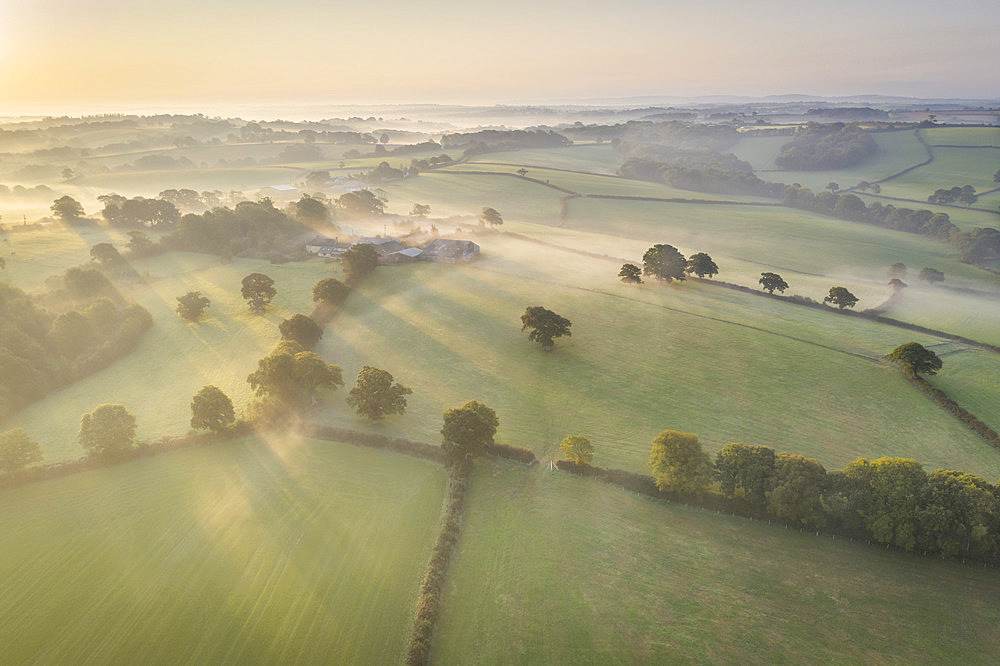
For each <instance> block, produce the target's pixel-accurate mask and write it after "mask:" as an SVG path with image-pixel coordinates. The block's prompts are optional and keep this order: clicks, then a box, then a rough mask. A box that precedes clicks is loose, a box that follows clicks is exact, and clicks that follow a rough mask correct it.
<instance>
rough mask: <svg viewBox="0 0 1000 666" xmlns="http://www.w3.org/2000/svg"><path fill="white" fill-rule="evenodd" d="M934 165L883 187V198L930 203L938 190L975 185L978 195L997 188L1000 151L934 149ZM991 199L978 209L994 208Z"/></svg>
mask: <svg viewBox="0 0 1000 666" xmlns="http://www.w3.org/2000/svg"><path fill="white" fill-rule="evenodd" d="M933 150H934V161H933V162H931V163H930V164H927V165H925V166H922V167H919V168H917V169H914V170H913V171H910V172H909V173H906V174H904V175H902V176H900V177H899V178H894V179H892V180H890V181H888V182H885V183H882V194H887V195H889V196H894V197H906V198H909V199H917V200H919V201H927V197H929V196H930V195H932V194H934V191H935V190H937V189H941V188H943V189H948V188H951V187H955V186H962V185H972V186H973V187H975V188H976V191H977V192H983V191H986V190H991V189H993V188H995V187H997V183H995V182H993V174H995V173H996V172H997V170H1000V150H985V149H979V148H934V149H933ZM991 202H992V200H991V199H990V198H989V197H985V198H984V199H983V200H982V201H981V202H977V203H976V204H975V205H976V206H977V207H984V208H993V209H995V208H996V206H995V205H994V206H989V205H985V204H987V203H991Z"/></svg>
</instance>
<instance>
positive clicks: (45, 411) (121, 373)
mask: <svg viewBox="0 0 1000 666" xmlns="http://www.w3.org/2000/svg"><path fill="white" fill-rule="evenodd" d="M134 266H135V268H136V269H137V270H138V271H139V272H140V273H142V272H145V271H149V282H148V284H146V285H142V286H139V287H135V288H133V289H132V290H128V291H126V292H125V293H126V296H127V297H129V298H132V299H134V300H136V301H137V302H138V303H139V304H141V305H142V306H143V307H145V308H146V309H147V310H149V312H150V313H151V314H152V315H153V323H154V326H153V328H152V329H151V330H150V331H149V332H147V333H146V334H145V336H143V338H142V340H141V342H140V343H139V346H138V347H137V348H136V350H135V351H134V352H132V353H131V354H129V355H128V356H126V357H125V358H123V359H121V360H119V361H117V362H115V363H114V364H112V365H111V366H110V367H108V368H106V369H104V370H102V371H100V372H97V373H95V374H93V375H91V376H89V377H86V378H84V379H82V380H80V381H78V382H76V383H74V384H71V385H70V386H67V387H65V388H63V389H61V390H58V391H56V392H54V393H52V394H51V395H49V396H48V397H47V398H45V399H44V400H41V401H39V402H36V403H34V404H33V405H31V406H29V407H28V408H26V409H24V410H22V411H21V412H19V413H18V414H17V415H15V416H14V417H13V418H11V419H10V420H9V422H8V426H9V427H11V428H13V427H22V428H24V429H25V430H27V431H28V432H29V433H31V435H32V436H33V437H34V438H35V439H37V440H38V442H39V443H40V444H41V446H42V449H43V451H44V452H45V457H46V459H47V460H49V461H53V460H61V459H67V458H77V457H79V456H80V455H81V454H82V451H81V449H80V447H79V445H78V444H77V441H76V433H77V431H78V430H79V428H80V418H81V416H82V415H83V414H84V413H86V412H89V411H91V410H92V409H94V407H96V406H97V405H99V404H102V403H106V402H110V403H122V404H124V405H125V406H126V407H127V408H128V409H129V410H130V411H131V412H132V413H133V414H135V416H136V420H137V422H138V423H137V425H138V437H139V438H140V439H156V438H158V437H160V436H161V435H180V434H184V433H186V432H187V431H188V429H189V427H190V426H189V421H190V419H191V410H190V406H189V405H190V402H191V396H193V395H194V394H195V393H196V392H197V391H198V390H199V389H200V388H201V387H202V386H204V385H206V384H214V385H216V386H218V387H219V388H221V389H222V390H223V391H225V392H226V394H227V395H229V396H230V397H231V398H232V400H233V402H234V404H235V405H236V407H237V410H239V409H242V408H243V407H244V406H245V405H246V404H247V402H248V401H249V400H250V397H251V393H250V389H249V386H248V385H247V383H246V376H247V375H248V374H250V373H251V372H252V371H253V370H255V369H256V367H257V360H258V359H259V358H260V357H262V356H264V355H266V354H267V353H268V352H269V351H270V350H271V348H272V347H273V346H274V345H275V344H276V343H277V342H278V340H279V339H280V334H279V333H278V324H279V323H281V321H282V319H286V318H288V317H290V316H292V315H293V314H296V313H306V314H308V313H309V312H311V311H312V308H313V305H314V304H313V302H312V287H313V285H314V284H315V283H316V282H317V281H319V280H320V279H321V278H323V277H328V276H330V275H339V265H338V266H337V267H336V268H337V270H335V269H334V266H333V265H330V264H326V263H323V262H321V261H316V260H314V261H311V262H307V263H291V264H284V265H281V266H272V265H271V264H269V263H267V262H264V261H254V260H249V259H236V260H234V261H233V262H232V263H229V264H223V263H221V262H220V261H219V259H218V258H217V257H212V256H210V255H202V254H190V253H182V252H176V253H170V254H165V255H160V256H156V257H152V258H150V259H145V260H142V261H139V262H136V263H135V264H134ZM258 271H259V272H264V273H266V274H268V275H270V276H271V277H272V278H273V279H274V281H275V288H276V289H277V290H278V295H277V296H276V297H275V299H274V301H273V303H272V304H271V306H270V307H269V308H268V310H267V312H266V313H265V314H264V315H255V314H252V313H251V312H250V311H249V310H248V309H247V305H246V302H245V301H244V300H243V299H242V297H241V296H240V280H242V279H243V276H245V275H248V274H249V273H253V272H258ZM191 290H200V291H201V292H202V294H204V295H205V296H207V297H208V298H209V299H211V301H212V304H211V306H210V307H209V308H208V310H206V311H205V316H204V317H203V318H202V319H201V320H200V321H199V322H198V323H194V324H192V323H188V322H185V321H184V320H182V319H181V318H180V317H178V316H177V314H176V312H175V311H174V309H175V308H176V307H177V300H176V297H177V296H181V295H183V294H185V293H186V292H188V291H191ZM338 399H341V398H339V397H338Z"/></svg>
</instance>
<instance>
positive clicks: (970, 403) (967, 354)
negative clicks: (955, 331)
mask: <svg viewBox="0 0 1000 666" xmlns="http://www.w3.org/2000/svg"><path fill="white" fill-rule="evenodd" d="M941 361H942V363H943V364H944V366H943V367H942V368H941V371H940V372H939V373H938V374H937V375H935V376H934V377H931V378H930V379H929V381H930V382H931V384H933V385H934V386H936V387H938V388H940V389H941V390H943V391H944V392H945V393H947V394H948V395H949V396H950V397H951V399H952V400H954V401H956V402H957V403H958V404H960V405H962V406H963V407H965V408H966V409H968V410H969V411H970V412H972V413H973V414H975V415H976V416H978V417H979V418H980V419H982V420H983V421H984V422H986V424H987V425H988V426H990V427H991V428H993V429H994V430H996V431H998V432H1000V399H998V398H1000V393H998V387H1000V355H997V354H991V353H988V352H984V351H980V350H973V349H968V348H963V347H961V346H956V347H954V348H952V350H946V353H944V354H941Z"/></svg>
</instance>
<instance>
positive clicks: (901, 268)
mask: <svg viewBox="0 0 1000 666" xmlns="http://www.w3.org/2000/svg"><path fill="white" fill-rule="evenodd" d="M886 277H889V278H899V279H900V280H902V279H903V278H905V277H906V264H904V263H903V262H901V261H897V262H896V263H894V264H893V265H892V266H889V272H888V273H887V274H886Z"/></svg>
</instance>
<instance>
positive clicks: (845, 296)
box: [823, 287, 858, 310]
mask: <svg viewBox="0 0 1000 666" xmlns="http://www.w3.org/2000/svg"><path fill="white" fill-rule="evenodd" d="M823 302H824V303H833V304H834V305H836V306H837V308H839V309H841V310H843V309H844V308H853V307H854V306H855V305H856V304H857V302H858V297H857V296H855V295H854V294H852V293H851V292H849V291H847V289H846V288H845V287H830V293H829V294H827V295H826V298H824V299H823Z"/></svg>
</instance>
